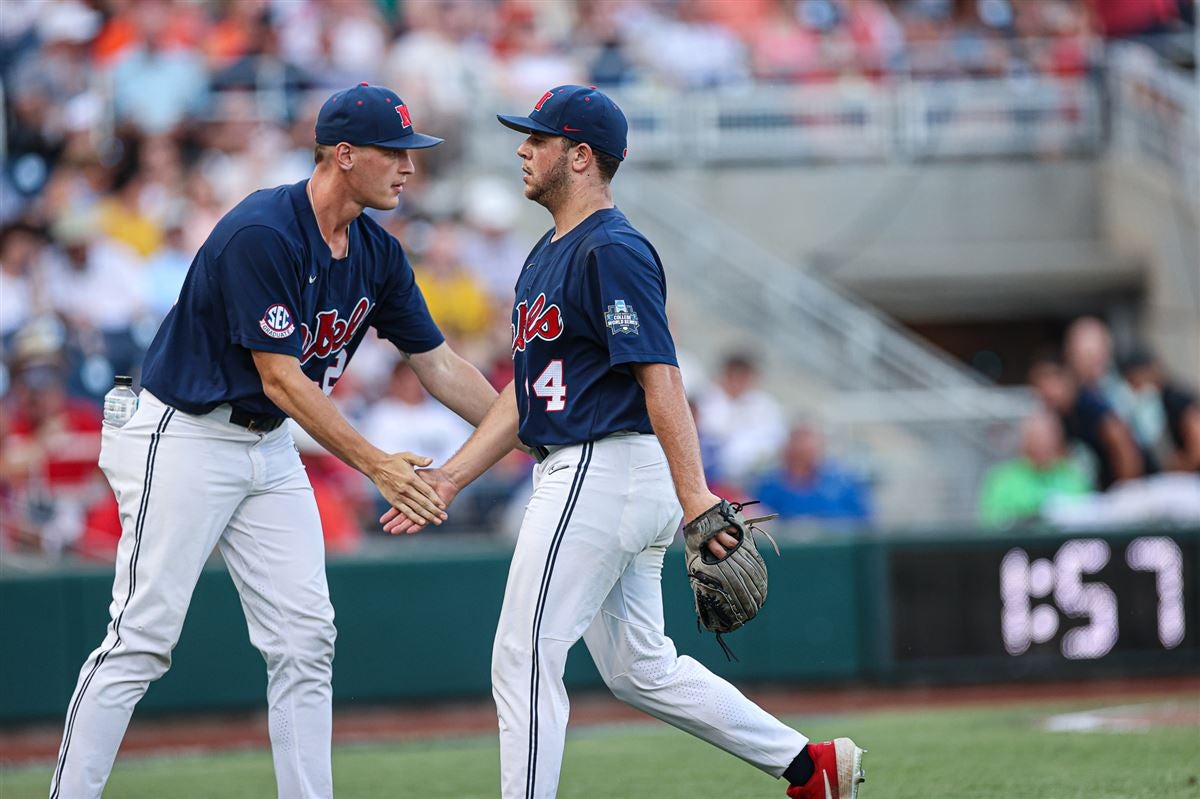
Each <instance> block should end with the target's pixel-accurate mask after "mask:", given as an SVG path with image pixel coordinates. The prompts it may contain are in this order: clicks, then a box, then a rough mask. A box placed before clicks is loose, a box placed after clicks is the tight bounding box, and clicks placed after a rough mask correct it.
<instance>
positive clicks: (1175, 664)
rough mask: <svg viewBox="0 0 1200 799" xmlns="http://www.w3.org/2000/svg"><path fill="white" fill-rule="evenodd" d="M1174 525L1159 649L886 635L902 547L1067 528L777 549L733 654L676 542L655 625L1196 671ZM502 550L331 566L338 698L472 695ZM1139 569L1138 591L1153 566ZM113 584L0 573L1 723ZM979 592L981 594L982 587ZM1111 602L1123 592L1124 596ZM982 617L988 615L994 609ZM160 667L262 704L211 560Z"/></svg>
mask: <svg viewBox="0 0 1200 799" xmlns="http://www.w3.org/2000/svg"><path fill="white" fill-rule="evenodd" d="M1172 536H1173V537H1174V538H1175V539H1176V540H1178V541H1181V542H1183V546H1185V547H1190V551H1192V552H1193V553H1194V554H1193V555H1192V556H1190V557H1191V559H1190V560H1189V561H1188V563H1187V568H1186V571H1185V572H1184V575H1185V579H1186V580H1187V581H1188V586H1189V587H1188V591H1189V592H1190V593H1189V596H1190V597H1191V600H1190V601H1191V602H1192V605H1191V606H1189V607H1188V609H1187V617H1188V620H1189V623H1190V624H1191V626H1192V629H1190V631H1189V633H1188V636H1189V637H1188V638H1187V640H1186V641H1185V642H1184V645H1183V646H1181V647H1180V648H1179V649H1178V650H1175V651H1173V652H1169V653H1164V652H1137V653H1133V654H1132V655H1129V653H1125V654H1124V655H1118V654H1113V655H1110V656H1107V657H1106V658H1104V659H1103V662H1095V663H1067V662H1064V661H1062V660H1061V658H1058V657H1054V656H1052V655H1053V653H1049V654H1048V653H1046V652H1042V653H1035V654H1031V655H1030V656H1028V657H1023V658H1005V657H1000V658H997V657H991V658H982V659H981V658H973V659H966V660H963V661H961V662H959V661H955V660H953V659H950V660H940V661H939V660H934V661H929V660H924V661H913V660H912V659H911V658H906V657H905V653H904V652H903V651H902V647H900V645H899V644H898V643H897V642H896V641H894V640H893V635H894V632H893V631H894V629H898V628H897V627H896V625H895V621H896V618H895V613H896V611H895V609H894V608H893V607H892V601H891V599H889V591H890V590H891V587H892V584H893V582H894V577H893V575H892V573H891V572H890V571H889V565H888V564H889V558H890V556H891V554H892V553H894V552H901V551H905V548H907V551H909V552H910V554H911V553H912V551H913V548H914V547H915V548H917V549H916V552H917V557H918V558H924V557H925V555H922V554H920V553H921V552H924V551H925V550H923V549H921V548H922V547H925V548H928V547H929V546H930V545H931V544H932V546H933V547H934V548H935V549H934V550H933V551H935V552H941V551H953V550H954V548H955V547H957V548H958V550H961V551H967V552H969V551H972V550H976V549H978V548H980V547H992V548H993V549H996V551H999V552H1003V551H1005V550H1006V549H1007V548H1008V547H1010V546H1021V545H1027V546H1030V547H1040V548H1042V549H1043V550H1045V549H1046V548H1047V547H1050V548H1051V549H1052V548H1053V547H1056V546H1058V545H1059V544H1060V543H1061V542H1062V541H1064V540H1066V538H1067V537H1066V536H1062V535H1049V534H1047V535H1040V536H1036V537H1032V538H1030V537H1028V536H1026V537H1022V538H1012V537H999V536H989V535H983V534H980V533H977V532H974V531H963V532H962V533H961V535H958V536H954V537H951V538H943V537H938V538H934V539H930V538H923V537H914V538H911V539H902V538H879V539H872V538H855V539H846V540H842V541H832V542H821V543H808V544H802V543H790V544H786V545H785V547H784V548H783V557H782V558H776V557H775V556H774V554H773V553H770V552H768V553H767V554H766V557H767V560H768V562H769V566H770V569H771V589H770V600H769V601H768V603H767V605H766V607H765V608H764V610H763V612H762V614H761V615H760V617H759V618H758V619H756V620H755V621H754V622H753V623H752V624H750V625H748V626H747V627H745V628H744V629H742V630H739V631H737V632H736V633H734V634H733V635H731V636H730V637H729V643H730V645H731V646H732V647H733V649H734V650H735V652H736V653H737V655H738V656H739V657H740V658H741V660H740V662H726V661H725V659H724V657H723V656H722V655H721V652H720V650H719V648H718V647H717V645H716V643H715V641H714V640H713V637H712V636H711V635H710V634H707V633H704V634H700V633H698V632H697V630H696V624H695V616H694V612H693V609H692V602H691V592H690V590H689V589H688V586H687V578H686V575H685V574H684V567H683V559H682V551H681V549H680V548H679V547H675V548H673V549H672V550H671V551H670V552H669V553H668V557H667V560H666V564H665V566H664V575H663V599H664V605H665V614H666V628H667V632H668V634H670V635H671V636H672V637H673V638H674V640H675V643H676V645H677V647H678V649H679V651H680V653H681V654H688V655H692V656H694V657H696V658H698V659H700V660H702V661H703V662H704V663H705V664H707V665H708V666H709V667H711V668H712V669H713V670H714V671H716V672H717V673H719V674H722V675H723V676H726V677H728V678H730V679H732V680H734V681H739V682H746V683H750V682H775V683H780V682H793V683H812V682H822V681H850V680H864V679H866V680H876V681H884V682H888V681H895V680H920V681H943V680H982V679H1018V678H1022V677H1027V676H1031V675H1034V676H1059V677H1061V676H1064V675H1067V676H1069V675H1086V674H1091V673H1095V671H1096V670H1097V669H1101V670H1106V673H1126V672H1128V671H1129V670H1131V669H1132V670H1140V671H1150V672H1156V671H1157V672H1162V671H1167V672H1170V671H1179V670H1187V669H1192V670H1194V669H1196V668H1200V635H1198V633H1197V631H1196V630H1195V629H1194V628H1195V627H1196V626H1197V625H1198V624H1200V590H1198V587H1197V585H1196V580H1197V578H1198V577H1200V554H1195V553H1200V529H1197V530H1191V531H1177V532H1175V533H1172ZM1103 537H1104V539H1105V540H1107V541H1109V542H1110V543H1111V544H1112V546H1113V548H1114V549H1113V551H1114V552H1117V551H1118V548H1119V546H1120V545H1121V543H1122V541H1125V542H1127V541H1128V540H1129V538H1130V536H1129V535H1117V534H1111V533H1109V534H1105V535H1104V536H1103ZM1189 542H1190V543H1189ZM997 548H998V549H997ZM1034 551H1035V549H1030V552H1034ZM508 559H509V553H508V552H507V551H506V550H505V549H504V548H502V547H499V546H494V545H491V544H488V543H472V544H468V545H466V546H456V547H449V546H442V545H440V544H438V543H433V544H432V545H420V546H409V547H403V548H401V547H397V554H396V555H395V556H393V557H389V558H386V559H370V560H365V559H345V560H335V561H332V562H330V564H329V566H328V573H329V586H330V594H331V596H332V599H333V603H334V606H335V608H336V609H337V626H338V631H339V632H338V642H337V650H338V654H337V657H336V663H335V668H334V695H335V697H336V699H337V701H338V702H339V703H342V704H363V703H382V702H409V701H430V700H437V699H445V698H453V697H481V696H486V695H488V693H489V690H490V688H489V679H490V677H489V674H490V666H489V661H490V655H491V645H492V636H493V632H494V628H495V624H496V619H497V617H498V616H499V610H500V601H501V597H502V596H503V591H504V584H505V579H506V576H507V567H508ZM1114 560H1115V559H1114ZM989 568H990V567H989ZM931 577H932V574H931ZM1147 579H1148V580H1150V582H1149V583H1148V585H1150V586H1151V589H1152V586H1153V575H1149V577H1148V578H1147ZM111 583H112V574H111V568H100V567H96V568H89V569H85V570H73V571H64V572H58V573H53V574H45V575H27V576H22V575H12V574H6V575H4V576H3V577H0V608H3V609H4V613H3V614H2V615H0V636H2V640H3V641H4V643H5V656H4V657H3V658H0V723H14V722H19V721H25V720H31V719H54V718H58V717H60V716H61V715H62V714H63V713H64V712H65V709H66V706H67V702H68V700H69V698H70V694H71V691H72V689H73V688H74V684H75V680H76V676H77V674H78V670H79V667H80V665H81V664H82V663H83V660H84V658H85V657H86V655H87V653H88V652H89V651H90V650H91V649H92V648H93V647H95V646H96V645H97V644H99V643H100V641H101V639H102V637H103V635H104V629H105V625H106V623H107V620H108V617H107V608H108V604H109V600H110V594H111ZM965 588H966V589H969V588H970V587H969V586H966V587H965ZM955 590H958V589H955ZM985 593H986V594H987V597H985V599H986V600H987V601H990V599H991V597H992V596H993V594H994V593H995V592H992V591H985ZM1143 593H1144V592H1143ZM1152 594H1153V591H1152V590H1151V599H1150V600H1149V605H1146V604H1145V603H1146V601H1147V600H1146V598H1145V597H1142V598H1141V599H1140V600H1139V601H1140V602H1141V603H1142V604H1141V605H1137V606H1131V607H1133V608H1134V609H1135V610H1137V611H1138V612H1139V613H1140V614H1142V615H1140V616H1138V618H1137V622H1138V624H1139V625H1140V624H1142V623H1144V624H1150V625H1153V623H1154V615H1153V614H1154V605H1153V598H1152ZM934 599H935V601H937V602H940V603H945V606H946V607H948V608H950V609H951V611H952V613H951V616H953V615H954V614H953V609H954V608H955V607H956V603H958V602H959V601H960V599H961V598H960V597H957V596H955V595H953V592H951V593H950V594H948V595H945V596H941V595H938V596H936V597H934ZM1120 601H1121V602H1123V603H1125V602H1127V600H1126V598H1125V597H1122V598H1121V600H1120ZM964 604H965V603H964ZM1139 608H1140V609H1139ZM988 612H989V618H990V615H992V614H990V611H988ZM1146 614H1149V615H1148V616H1147V615H1146ZM994 615H996V616H997V619H996V623H997V624H998V615H999V614H994ZM918 621H919V620H918ZM992 632H993V634H994V631H992ZM970 634H971V635H975V633H974V631H971V632H970ZM993 637H994V635H993ZM993 646H994V642H993ZM580 648H581V645H579V646H577V647H576V650H575V653H574V654H573V655H572V657H571V659H570V662H569V664H568V669H567V681H568V684H569V685H570V686H572V687H599V686H600V679H599V676H598V674H597V673H596V671H595V669H594V667H593V666H592V664H591V660H590V658H588V657H587V656H586V654H580V653H579V650H580ZM173 662H174V665H173V666H172V668H171V670H170V671H169V672H168V673H167V675H166V676H165V677H164V678H163V679H162V680H161V681H159V682H158V683H156V684H154V685H152V686H151V687H150V690H149V692H148V694H147V696H146V698H145V700H144V701H143V702H142V704H141V706H140V711H139V712H166V711H171V712H178V711H211V710H219V709H228V708H245V707H259V706H262V705H263V704H265V700H264V693H265V670H264V665H263V661H262V657H261V656H260V655H259V654H258V652H257V651H256V650H254V649H253V647H251V645H250V643H249V640H248V637H247V633H246V628H245V621H244V619H243V616H242V612H241V608H240V605H239V603H238V598H237V595H236V592H235V591H234V589H233V586H232V584H231V582H230V579H229V577H228V575H227V574H226V572H225V570H224V569H223V568H222V567H221V566H219V565H213V566H211V567H210V568H208V569H206V570H205V572H204V573H203V575H202V576H201V579H200V583H199V585H198V587H197V589H196V593H195V596H194V600H193V603H192V609H191V613H190V615H189V617H188V620H187V623H186V624H185V625H184V629H183V634H182V638H181V640H180V643H179V645H178V647H177V649H176V650H175V653H174V657H173Z"/></svg>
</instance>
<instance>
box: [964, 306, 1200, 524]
mask: <svg viewBox="0 0 1200 799" xmlns="http://www.w3.org/2000/svg"><path fill="white" fill-rule="evenodd" d="M1190 377H1191V378H1192V379H1194V378H1195V375H1192V376H1190ZM1029 384H1030V386H1031V387H1032V389H1033V391H1034V394H1035V395H1036V396H1037V398H1038V400H1039V405H1040V406H1039V408H1038V409H1037V410H1036V411H1035V412H1034V413H1033V414H1032V415H1031V416H1030V417H1029V418H1028V419H1026V420H1025V422H1024V424H1023V425H1022V427H1021V444H1020V447H1021V452H1020V455H1019V457H1017V458H1014V459H1012V460H1009V461H1006V462H1004V463H1001V464H998V465H996V466H995V467H993V468H992V469H991V471H990V472H989V473H988V475H987V477H986V479H985V481H984V485H983V488H982V491H981V495H980V517H981V519H982V521H984V522H985V523H988V524H992V525H1005V526H1007V525H1015V524H1021V523H1025V522H1050V523H1052V524H1055V525H1058V526H1068V525H1079V526H1086V525H1089V524H1097V523H1099V524H1120V523H1122V522H1129V523H1147V522H1163V523H1170V522H1187V521H1190V522H1196V521H1198V520H1200V398H1198V397H1197V395H1196V386H1195V385H1186V384H1184V383H1182V382H1180V381H1178V380H1175V379H1172V377H1171V376H1169V375H1167V374H1166V372H1165V371H1164V369H1163V367H1162V366H1161V365H1160V364H1159V363H1158V362H1157V360H1156V359H1155V358H1154V356H1153V355H1152V354H1151V353H1149V352H1148V351H1146V350H1143V349H1136V348H1133V349H1130V350H1129V351H1128V352H1126V353H1124V354H1123V355H1122V356H1121V357H1119V358H1118V357H1116V355H1115V353H1114V346H1113V337H1112V334H1111V332H1110V331H1109V328H1108V326H1107V325H1106V324H1105V323H1104V322H1103V321H1101V320H1100V319H1097V318H1095V317H1090V316H1085V317H1082V318H1080V319H1077V320H1075V321H1074V322H1073V323H1072V324H1071V326H1070V327H1069V328H1068V329H1067V334H1066V336H1065V340H1064V342H1063V346H1062V350H1061V352H1057V351H1052V352H1046V353H1042V354H1040V355H1039V356H1038V357H1037V358H1036V359H1035V361H1034V363H1033V365H1032V367H1031V368H1030V370H1029Z"/></svg>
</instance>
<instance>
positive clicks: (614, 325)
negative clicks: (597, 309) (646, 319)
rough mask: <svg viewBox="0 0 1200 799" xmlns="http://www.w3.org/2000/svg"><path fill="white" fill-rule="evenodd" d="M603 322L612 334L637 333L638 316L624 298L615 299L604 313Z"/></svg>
mask: <svg viewBox="0 0 1200 799" xmlns="http://www.w3.org/2000/svg"><path fill="white" fill-rule="evenodd" d="M604 323H605V324H606V325H608V330H609V332H610V333H612V334H613V335H614V336H615V335H617V334H618V333H632V334H633V335H635V336H636V335H637V334H638V318H637V314H636V313H635V312H634V310H633V307H632V306H630V305H628V304H627V303H626V302H625V300H615V301H614V302H613V304H612V305H610V306H608V310H607V311H605V313H604Z"/></svg>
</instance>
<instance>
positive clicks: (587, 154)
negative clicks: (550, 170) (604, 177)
mask: <svg viewBox="0 0 1200 799" xmlns="http://www.w3.org/2000/svg"><path fill="white" fill-rule="evenodd" d="M571 149H572V150H574V152H573V153H571V169H573V170H574V171H576V172H579V173H580V174H582V173H584V172H586V171H587V168H588V167H589V166H591V165H592V164H594V163H596V157H595V155H594V154H593V153H592V145H590V144H588V143H586V142H579V143H577V144H576V145H575V146H574V147H572V148H571Z"/></svg>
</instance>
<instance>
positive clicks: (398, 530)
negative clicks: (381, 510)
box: [379, 469, 458, 535]
mask: <svg viewBox="0 0 1200 799" xmlns="http://www.w3.org/2000/svg"><path fill="white" fill-rule="evenodd" d="M417 475H418V476H419V477H420V478H421V480H422V481H424V482H425V483H426V484H427V485H428V486H429V487H430V488H432V489H433V490H434V492H435V493H436V494H437V496H438V498H439V499H440V500H441V501H442V503H443V507H449V505H450V503H451V502H453V501H454V498H455V497H456V496H458V484H456V483H455V482H454V481H453V480H451V479H450V478H449V477H448V476H447V475H446V473H445V472H444V471H442V470H441V469H419V470H417ZM379 523H380V524H381V525H383V529H384V531H386V532H388V533H391V534H392V535H411V534H412V533H418V532H420V531H421V530H422V529H423V528H424V527H425V523H424V522H421V523H417V522H415V521H413V520H412V519H410V518H409V517H408V516H406V515H404V514H403V513H401V512H400V511H399V510H397V509H396V508H390V509H389V510H388V512H387V513H385V514H383V515H382V516H380V517H379Z"/></svg>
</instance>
